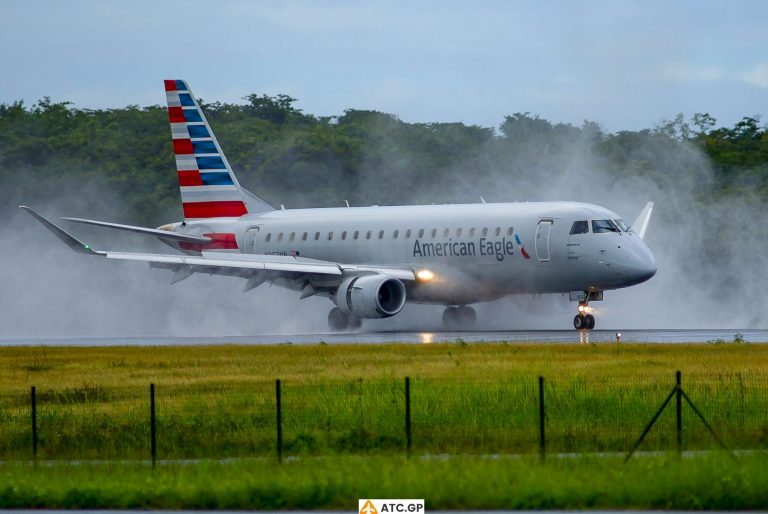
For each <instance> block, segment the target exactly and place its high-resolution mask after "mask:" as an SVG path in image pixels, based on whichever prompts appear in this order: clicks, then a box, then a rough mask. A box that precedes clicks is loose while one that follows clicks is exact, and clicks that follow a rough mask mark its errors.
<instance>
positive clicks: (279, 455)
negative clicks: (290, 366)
mask: <svg viewBox="0 0 768 514" xmlns="http://www.w3.org/2000/svg"><path fill="white" fill-rule="evenodd" d="M281 403H282V401H281V398H280V379H279V378H278V379H277V380H275V405H276V406H277V460H278V461H280V462H282V461H283V411H282V405H281Z"/></svg>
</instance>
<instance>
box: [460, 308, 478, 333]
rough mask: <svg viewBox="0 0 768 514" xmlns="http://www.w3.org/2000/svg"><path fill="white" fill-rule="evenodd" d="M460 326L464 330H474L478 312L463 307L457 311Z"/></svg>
mask: <svg viewBox="0 0 768 514" xmlns="http://www.w3.org/2000/svg"><path fill="white" fill-rule="evenodd" d="M457 314H458V316H457V317H458V321H459V325H460V326H461V327H462V328H474V326H475V325H476V324H477V312H475V309H473V308H472V307H468V306H466V305H462V306H461V307H459V308H458V310H457Z"/></svg>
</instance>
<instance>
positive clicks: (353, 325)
mask: <svg viewBox="0 0 768 514" xmlns="http://www.w3.org/2000/svg"><path fill="white" fill-rule="evenodd" d="M362 326H363V320H361V319H360V318H358V317H357V316H352V317H350V318H347V329H349V330H357V329H358V328H360V327H362Z"/></svg>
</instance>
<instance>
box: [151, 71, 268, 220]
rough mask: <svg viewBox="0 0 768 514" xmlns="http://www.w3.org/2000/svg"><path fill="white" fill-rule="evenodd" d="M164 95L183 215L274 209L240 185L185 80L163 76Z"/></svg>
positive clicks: (196, 216)
mask: <svg viewBox="0 0 768 514" xmlns="http://www.w3.org/2000/svg"><path fill="white" fill-rule="evenodd" d="M165 96H166V99H167V101H168V120H169V121H170V123H171V136H172V137H173V152H174V154H175V155H176V170H177V172H178V177H179V189H180V190H181V202H182V206H183V208H184V219H204V218H231V217H240V216H242V215H244V214H248V213H249V212H262V211H271V210H274V209H273V208H272V207H271V206H270V205H269V204H268V203H266V202H264V201H263V200H261V199H260V198H258V197H256V196H254V195H253V194H251V193H249V192H248V191H246V190H245V189H243V188H242V187H240V184H239V183H238V181H237V177H235V174H234V173H233V172H232V167H231V166H230V165H229V162H228V161H227V158H226V157H225V156H224V152H223V151H222V150H221V147H220V146H219V142H218V141H217V140H216V136H214V135H213V131H212V130H211V127H210V126H209V125H208V122H207V121H206V119H205V115H203V111H202V110H201V109H200V105H199V104H198V103H197V100H196V99H195V97H194V95H193V94H192V91H190V89H189V86H188V85H187V83H186V82H185V81H183V80H166V81H165Z"/></svg>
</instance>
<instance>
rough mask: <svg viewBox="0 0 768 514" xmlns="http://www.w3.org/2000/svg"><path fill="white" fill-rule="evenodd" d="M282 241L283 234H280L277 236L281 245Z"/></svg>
mask: <svg viewBox="0 0 768 514" xmlns="http://www.w3.org/2000/svg"><path fill="white" fill-rule="evenodd" d="M282 240H283V233H282V232H280V233H279V234H277V242H278V243H279V242H280V241H282Z"/></svg>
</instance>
